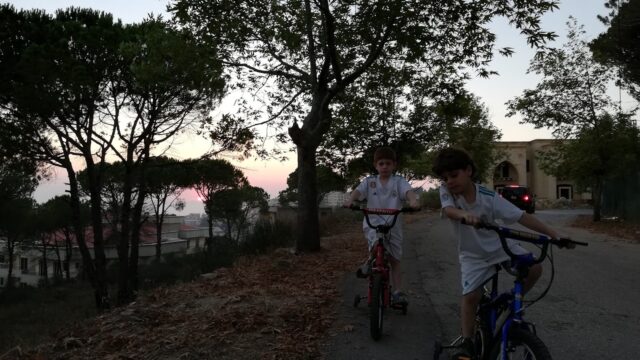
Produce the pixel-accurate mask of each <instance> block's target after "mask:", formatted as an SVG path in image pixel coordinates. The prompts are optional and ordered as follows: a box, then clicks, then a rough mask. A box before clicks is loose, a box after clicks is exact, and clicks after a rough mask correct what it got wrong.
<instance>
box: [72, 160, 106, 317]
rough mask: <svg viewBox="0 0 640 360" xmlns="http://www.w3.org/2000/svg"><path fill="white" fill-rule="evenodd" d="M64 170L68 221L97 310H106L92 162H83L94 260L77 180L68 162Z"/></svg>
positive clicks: (99, 217)
mask: <svg viewBox="0 0 640 360" xmlns="http://www.w3.org/2000/svg"><path fill="white" fill-rule="evenodd" d="M65 168H66V170H67V176H68V177H69V195H70V197H71V215H72V224H73V228H74V232H75V236H76V240H77V243H78V248H79V249H80V254H81V255H82V261H83V264H84V266H83V269H84V271H85V273H86V274H87V276H88V277H89V281H90V282H91V286H92V287H93V289H94V296H95V301H96V307H97V308H98V309H99V310H107V309H109V308H110V307H111V304H110V301H109V290H108V286H107V276H106V273H107V271H106V257H105V254H104V240H103V236H102V210H101V204H102V200H101V197H100V193H99V184H97V183H96V179H95V178H93V176H94V175H95V172H94V171H95V169H94V168H93V166H90V165H87V174H88V175H89V179H90V180H89V182H90V183H89V192H90V201H91V225H92V228H93V252H94V256H95V261H94V260H92V258H91V253H90V252H89V248H88V247H87V243H86V242H85V239H84V226H85V225H84V224H83V223H82V219H81V209H80V195H79V194H80V192H79V190H78V180H77V179H76V174H75V171H74V170H73V166H72V165H71V163H70V162H69V163H68V164H67V166H66V167H65Z"/></svg>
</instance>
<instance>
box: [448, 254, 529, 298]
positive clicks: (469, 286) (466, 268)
mask: <svg viewBox="0 0 640 360" xmlns="http://www.w3.org/2000/svg"><path fill="white" fill-rule="evenodd" d="M509 248H510V249H511V251H512V252H513V253H514V254H516V255H525V254H530V253H531V252H530V251H529V250H527V249H525V248H523V247H522V246H520V245H518V244H516V243H513V244H510V245H509ZM509 259H510V258H509V255H507V253H505V252H504V250H503V249H502V248H500V249H498V250H496V251H495V252H493V253H488V254H485V256H483V257H481V258H479V257H470V256H462V255H461V256H460V275H461V278H460V280H461V283H462V295H467V294H469V293H471V292H473V291H474V290H476V289H477V288H479V287H480V286H482V284H484V283H485V282H486V281H487V280H489V279H490V278H491V277H492V276H493V275H494V274H495V273H496V271H497V270H496V265H497V264H500V263H502V262H503V261H507V260H509Z"/></svg>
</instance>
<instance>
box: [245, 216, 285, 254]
mask: <svg viewBox="0 0 640 360" xmlns="http://www.w3.org/2000/svg"><path fill="white" fill-rule="evenodd" d="M294 238H295V232H294V228H293V226H292V225H290V224H288V223H285V222H282V221H278V220H276V221H275V222H273V223H272V222H271V221H268V220H260V221H258V222H257V223H256V225H255V226H254V228H253V232H252V233H251V234H249V235H247V237H246V238H245V239H244V241H242V242H241V243H240V252H241V253H243V254H264V253H266V252H267V251H269V250H272V249H275V248H279V247H288V246H292V245H293V242H294Z"/></svg>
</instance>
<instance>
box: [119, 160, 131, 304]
mask: <svg viewBox="0 0 640 360" xmlns="http://www.w3.org/2000/svg"><path fill="white" fill-rule="evenodd" d="M129 172H130V170H129V169H127V174H126V175H125V184H124V186H123V191H122V192H123V200H122V213H121V216H120V236H119V240H118V305H124V304H128V303H129V302H131V301H132V299H133V294H132V293H131V289H130V288H129V239H130V234H131V196H132V195H131V194H132V189H131V185H130V183H129V182H128V181H127V180H126V178H127V177H129V176H131V174H130V173H129Z"/></svg>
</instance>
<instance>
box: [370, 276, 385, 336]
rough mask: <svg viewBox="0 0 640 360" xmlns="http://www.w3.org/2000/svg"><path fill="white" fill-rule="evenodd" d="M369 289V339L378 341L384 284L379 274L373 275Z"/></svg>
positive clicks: (380, 328)
mask: <svg viewBox="0 0 640 360" xmlns="http://www.w3.org/2000/svg"><path fill="white" fill-rule="evenodd" d="M372 281H373V285H372V288H371V307H370V308H369V320H370V322H371V337H372V338H373V340H379V339H380V336H382V319H383V314H384V284H383V283H384V282H383V281H382V275H381V274H374V275H373V280H372Z"/></svg>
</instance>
